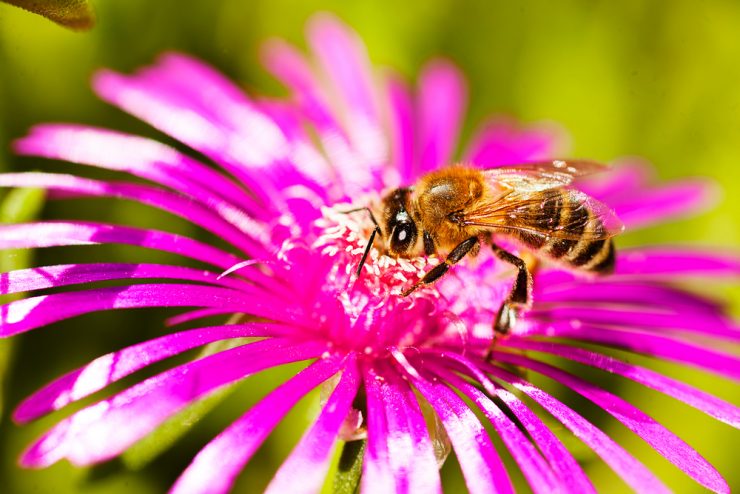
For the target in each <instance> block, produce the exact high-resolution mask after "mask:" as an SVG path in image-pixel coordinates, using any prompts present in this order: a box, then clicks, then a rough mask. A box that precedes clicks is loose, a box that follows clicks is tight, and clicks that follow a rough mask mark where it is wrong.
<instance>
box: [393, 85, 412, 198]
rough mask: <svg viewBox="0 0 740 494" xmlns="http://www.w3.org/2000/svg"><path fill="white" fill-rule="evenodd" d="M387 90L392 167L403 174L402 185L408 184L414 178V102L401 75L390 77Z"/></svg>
mask: <svg viewBox="0 0 740 494" xmlns="http://www.w3.org/2000/svg"><path fill="white" fill-rule="evenodd" d="M387 91H388V99H389V100H390V104H389V106H390V113H391V115H390V118H391V123H390V140H391V149H392V154H391V160H392V168H393V169H394V170H398V171H399V173H400V174H401V185H407V184H410V183H412V181H413V180H414V159H415V158H414V153H415V147H416V136H415V135H414V123H415V122H414V104H413V100H412V96H411V92H410V90H409V88H408V87H407V86H406V84H404V83H403V82H402V81H401V80H400V78H399V77H396V76H392V77H391V78H390V80H389V81H388V83H387Z"/></svg>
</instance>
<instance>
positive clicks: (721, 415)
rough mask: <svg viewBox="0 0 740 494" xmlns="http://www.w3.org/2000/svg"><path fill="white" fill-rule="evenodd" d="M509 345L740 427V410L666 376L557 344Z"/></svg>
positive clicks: (529, 342) (516, 341)
mask: <svg viewBox="0 0 740 494" xmlns="http://www.w3.org/2000/svg"><path fill="white" fill-rule="evenodd" d="M506 346H507V348H508V347H513V348H520V349H523V350H531V351H535V352H545V353H549V354H552V355H557V356H559V357H563V358H566V359H568V360H572V361H575V362H580V363H582V364H585V365H590V366H592V367H596V368H598V369H602V370H605V371H607V372H611V373H614V374H617V375H620V376H622V377H626V378H627V379H631V380H633V381H635V382H638V383H640V384H643V385H645V386H647V387H649V388H652V389H654V390H656V391H658V392H661V393H665V394H666V395H668V396H671V397H673V398H675V399H677V400H678V401H680V402H682V403H685V404H687V405H689V406H692V407H694V408H696V409H697V410H701V411H702V412H704V413H706V414H707V415H709V416H711V417H714V418H715V419H717V420H719V421H721V422H724V423H725V424H728V425H731V426H733V427H736V428H740V408H738V407H736V406H735V405H732V404H730V403H727V402H726V401H724V400H721V399H719V398H717V397H715V396H712V395H710V394H708V393H705V392H704V391H702V390H700V389H697V388H694V387H693V386H689V385H688V384H684V383H682V382H680V381H676V380H675V379H671V378H669V377H666V376H663V375H662V374H659V373H657V372H655V371H652V370H650V369H646V368H644V367H640V366H638V365H633V364H628V363H626V362H622V361H620V360H617V359H615V358H612V357H609V356H607V355H602V354H599V353H595V352H591V351H588V350H584V349H582V348H576V347H572V346H568V345H562V344H558V343H550V342H540V341H532V340H525V339H521V338H510V339H508V340H507V342H506Z"/></svg>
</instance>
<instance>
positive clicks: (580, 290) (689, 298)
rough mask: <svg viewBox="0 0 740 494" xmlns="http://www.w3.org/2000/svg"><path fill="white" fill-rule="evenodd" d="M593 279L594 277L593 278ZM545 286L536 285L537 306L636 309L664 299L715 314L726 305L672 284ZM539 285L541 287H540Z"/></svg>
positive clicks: (679, 307)
mask: <svg viewBox="0 0 740 494" xmlns="http://www.w3.org/2000/svg"><path fill="white" fill-rule="evenodd" d="M589 281H591V280H589ZM542 285H544V287H543V288H539V287H537V285H535V290H537V293H536V295H535V296H534V299H535V300H536V301H537V302H536V303H537V305H542V304H555V305H566V304H568V305H581V304H583V305H586V306H590V307H593V306H595V305H599V304H602V305H604V306H605V307H606V306H612V307H613V306H614V305H615V304H620V305H628V306H635V307H636V308H639V307H641V306H642V307H644V306H649V307H652V306H654V305H655V303H656V302H660V305H661V307H664V308H665V309H666V310H667V311H668V310H670V311H676V312H678V311H698V312H703V313H707V314H708V315H709V314H713V315H715V316H716V315H718V314H720V313H721V312H722V307H721V306H720V305H719V304H718V303H716V302H714V301H711V300H707V299H705V298H701V297H699V296H698V295H695V294H693V293H691V292H687V291H684V290H680V289H678V288H674V287H672V286H667V285H662V284H657V283H649V282H645V281H643V282H631V281H619V280H617V279H614V278H610V279H605V280H604V281H595V280H594V281H591V282H590V283H588V284H587V285H584V283H583V282H582V281H578V282H574V283H550V284H545V283H543V284H542ZM538 288H539V289H538Z"/></svg>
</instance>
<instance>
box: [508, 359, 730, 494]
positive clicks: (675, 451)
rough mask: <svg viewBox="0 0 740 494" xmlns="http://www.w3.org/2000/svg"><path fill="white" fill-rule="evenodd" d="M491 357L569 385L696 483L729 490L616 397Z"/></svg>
mask: <svg viewBox="0 0 740 494" xmlns="http://www.w3.org/2000/svg"><path fill="white" fill-rule="evenodd" d="M494 359H495V360H496V361H498V362H506V363H510V364H514V365H518V366H521V367H525V368H528V369H532V370H534V371H536V372H539V373H540V374H543V375H545V376H547V377H549V378H551V379H554V380H556V381H557V382H559V383H561V384H563V385H565V386H568V387H569V388H571V389H572V390H573V391H576V392H577V393H579V394H581V395H582V396H584V397H586V398H588V399H589V400H591V401H593V402H594V403H596V404H597V405H598V406H600V407H601V408H602V409H604V410H605V411H606V412H608V413H609V414H611V415H612V416H614V418H616V419H617V420H618V421H620V422H621V423H622V424H624V425H625V426H626V427H627V428H628V429H630V430H631V431H632V432H634V433H635V434H637V435H638V436H640V437H641V438H642V439H643V440H644V441H646V442H647V443H648V444H650V445H651V446H652V447H653V448H654V449H655V450H656V451H657V452H658V453H660V454H661V455H662V456H663V457H665V458H666V459H667V460H668V461H670V462H671V463H673V464H674V465H676V466H677V467H678V468H679V469H681V470H683V471H684V472H685V473H686V474H687V475H689V476H690V477H691V478H692V479H694V480H695V481H696V482H698V483H699V484H701V485H703V486H704V487H706V488H707V489H710V490H712V491H714V492H722V493H729V492H730V488H729V486H728V485H727V482H726V481H725V480H724V479H723V478H722V476H721V475H720V474H719V472H717V470H715V468H714V467H712V465H711V464H710V463H709V462H707V461H706V460H705V459H704V458H703V457H702V456H701V455H700V454H699V453H697V452H696V451H695V450H694V449H693V448H692V447H691V446H689V445H688V444H686V443H685V442H684V441H683V440H681V439H680V438H679V437H678V436H676V435H674V434H673V433H672V432H670V431H669V430H668V429H666V428H665V427H663V426H662V425H660V424H659V423H658V422H656V421H655V420H653V419H652V418H651V417H650V416H649V415H647V414H645V413H644V412H642V411H641V410H639V409H637V408H635V407H634V406H632V405H630V404H629V403H628V402H626V401H625V400H623V399H621V398H619V397H618V396H616V395H614V394H612V393H609V392H608V391H605V390H604V389H601V388H599V387H598V386H596V385H594V384H592V383H590V382H588V381H584V380H583V379H580V378H578V377H576V376H574V375H572V374H569V373H567V372H564V371H561V370H560V369H557V368H555V367H552V366H550V365H547V364H543V363H540V362H537V361H534V360H532V359H529V358H526V357H522V356H520V355H514V354H509V353H505V352H494Z"/></svg>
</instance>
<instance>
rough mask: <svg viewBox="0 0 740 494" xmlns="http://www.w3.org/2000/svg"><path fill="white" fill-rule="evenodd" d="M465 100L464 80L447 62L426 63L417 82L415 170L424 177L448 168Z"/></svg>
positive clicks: (458, 131)
mask: <svg viewBox="0 0 740 494" xmlns="http://www.w3.org/2000/svg"><path fill="white" fill-rule="evenodd" d="M466 100H467V95H466V87H465V80H464V79H463V76H462V74H461V73H460V71H459V70H458V69H457V67H455V66H454V65H452V64H451V63H449V62H446V61H443V60H437V61H434V62H431V63H429V64H428V65H427V66H426V67H425V68H424V70H423V71H422V74H421V79H420V81H419V107H418V111H419V114H418V117H417V125H418V126H419V168H418V174H423V173H427V172H429V171H431V170H435V169H437V168H440V167H442V166H445V165H449V164H450V160H451V159H452V153H453V152H454V151H455V146H456V144H457V138H458V134H459V133H460V126H461V124H462V118H463V112H464V111H465V104H466Z"/></svg>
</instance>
